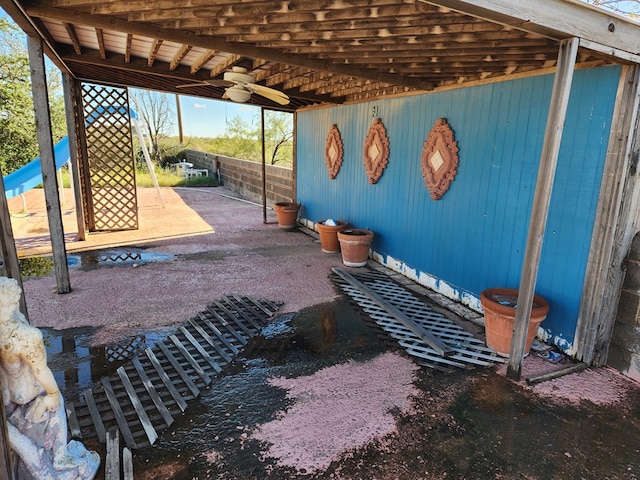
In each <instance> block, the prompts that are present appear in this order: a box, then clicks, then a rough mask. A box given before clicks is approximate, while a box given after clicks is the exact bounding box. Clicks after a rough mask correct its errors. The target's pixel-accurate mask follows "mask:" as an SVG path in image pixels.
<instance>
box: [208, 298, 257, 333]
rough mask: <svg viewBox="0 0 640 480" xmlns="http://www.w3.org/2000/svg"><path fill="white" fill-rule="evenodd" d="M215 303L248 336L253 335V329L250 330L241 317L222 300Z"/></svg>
mask: <svg viewBox="0 0 640 480" xmlns="http://www.w3.org/2000/svg"><path fill="white" fill-rule="evenodd" d="M213 304H214V305H215V306H216V307H218V308H219V309H220V310H222V311H223V312H224V314H225V315H226V316H227V317H229V318H230V319H231V320H232V321H233V322H234V323H235V324H236V325H237V326H238V327H239V328H240V330H242V331H243V332H244V333H245V334H246V335H247V336H248V337H251V336H252V335H253V334H252V332H251V330H249V329H248V328H247V327H246V326H245V325H244V324H243V323H242V322H241V321H240V320H239V319H238V317H236V316H235V315H234V314H233V313H232V312H231V311H230V310H229V309H228V308H227V307H225V306H224V305H223V304H222V303H220V302H213Z"/></svg>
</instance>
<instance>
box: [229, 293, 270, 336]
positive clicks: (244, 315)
mask: <svg viewBox="0 0 640 480" xmlns="http://www.w3.org/2000/svg"><path fill="white" fill-rule="evenodd" d="M222 298H223V299H224V300H226V301H227V303H229V304H230V305H233V306H234V307H235V308H236V309H237V311H238V313H240V315H241V316H242V318H244V319H245V320H247V321H248V322H249V323H250V324H251V325H253V328H255V329H256V330H258V331H260V330H261V329H262V326H261V325H260V324H259V323H258V322H256V321H255V318H254V317H256V315H255V313H253V308H252V307H250V306H249V305H247V303H246V302H245V301H243V300H242V299H241V298H240V297H238V296H237V295H233V296H232V298H233V299H235V301H236V302H238V305H240V306H241V307H244V308H246V309H247V311H248V312H251V315H249V314H248V313H246V312H244V311H243V310H242V308H238V306H236V305H235V304H234V303H233V302H232V301H231V298H229V297H227V296H224V297H222Z"/></svg>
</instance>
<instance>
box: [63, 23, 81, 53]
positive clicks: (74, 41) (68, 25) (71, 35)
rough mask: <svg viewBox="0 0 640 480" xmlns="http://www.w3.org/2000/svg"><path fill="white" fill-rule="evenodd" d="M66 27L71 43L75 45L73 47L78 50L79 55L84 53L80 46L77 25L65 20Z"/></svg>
mask: <svg viewBox="0 0 640 480" xmlns="http://www.w3.org/2000/svg"><path fill="white" fill-rule="evenodd" d="M63 25H64V29H65V30H66V31H67V35H69V38H70V39H71V44H72V45H73V49H74V50H75V51H76V53H77V54H78V55H81V54H82V47H81V46H80V40H79V39H78V34H77V32H76V29H75V27H74V26H73V25H72V24H71V23H67V22H64V23H63Z"/></svg>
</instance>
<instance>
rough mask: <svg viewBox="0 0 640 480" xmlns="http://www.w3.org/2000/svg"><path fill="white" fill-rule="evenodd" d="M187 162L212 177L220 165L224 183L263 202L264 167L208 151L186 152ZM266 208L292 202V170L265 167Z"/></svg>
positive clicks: (247, 197)
mask: <svg viewBox="0 0 640 480" xmlns="http://www.w3.org/2000/svg"><path fill="white" fill-rule="evenodd" d="M186 161H187V162H190V163H193V166H194V168H206V169H208V170H209V175H210V176H214V175H215V174H216V162H220V177H221V180H222V184H223V185H224V186H226V187H227V188H229V189H230V190H232V191H234V192H237V193H239V194H240V195H242V196H243V197H244V198H246V199H248V200H252V201H254V202H257V203H262V164H261V163H257V162H250V161H247V160H240V159H238V158H232V157H225V156H224V155H217V154H213V153H208V152H197V151H195V150H186ZM266 173H267V205H270V206H273V204H275V203H277V202H290V201H291V200H293V170H292V169H290V168H284V167H278V166H274V165H267V166H266Z"/></svg>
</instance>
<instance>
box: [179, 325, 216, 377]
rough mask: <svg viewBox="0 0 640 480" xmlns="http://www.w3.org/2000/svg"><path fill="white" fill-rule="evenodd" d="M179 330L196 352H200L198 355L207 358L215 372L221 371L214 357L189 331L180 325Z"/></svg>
mask: <svg viewBox="0 0 640 480" xmlns="http://www.w3.org/2000/svg"><path fill="white" fill-rule="evenodd" d="M180 331H181V332H182V334H183V335H184V336H185V337H186V339H187V340H189V342H190V343H191V345H193V346H194V347H195V348H196V350H197V351H198V353H200V355H202V356H203V357H204V358H205V359H206V360H207V362H208V363H209V365H211V366H212V367H213V369H214V370H215V371H216V373H220V372H221V371H222V368H221V367H220V365H218V362H216V361H215V359H213V358H212V357H211V355H209V352H207V351H206V350H205V349H204V348H202V345H200V343H198V341H197V340H196V339H195V338H194V337H193V335H191V333H189V331H188V330H187V329H186V328H184V327H180Z"/></svg>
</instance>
